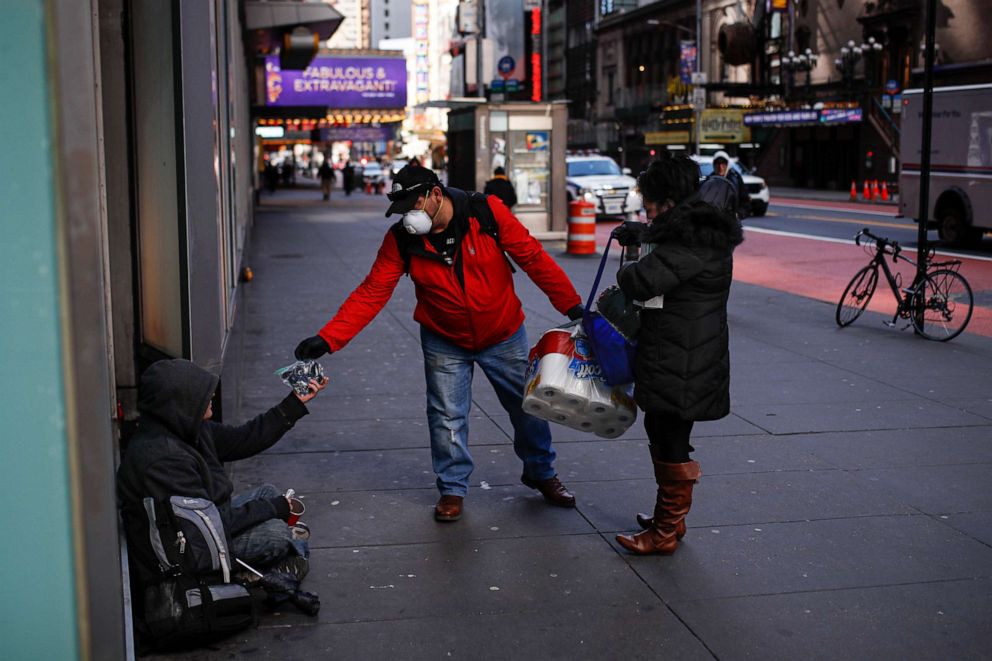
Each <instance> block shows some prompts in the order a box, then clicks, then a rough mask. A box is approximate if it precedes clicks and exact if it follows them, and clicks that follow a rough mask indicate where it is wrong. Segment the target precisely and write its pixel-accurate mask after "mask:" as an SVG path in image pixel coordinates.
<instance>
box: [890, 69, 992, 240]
mask: <svg viewBox="0 0 992 661" xmlns="http://www.w3.org/2000/svg"><path fill="white" fill-rule="evenodd" d="M902 94H903V101H902V103H903V108H902V128H901V132H900V157H901V158H902V170H901V171H900V173H899V211H900V212H901V213H902V215H904V216H906V217H907V218H915V219H916V220H917V221H919V220H920V216H921V214H920V212H919V211H920V210H919V204H920V161H921V160H922V154H923V146H922V143H923V90H921V89H913V90H906V91H904V92H903V93H902ZM931 145H932V150H931V152H930V192H929V197H928V201H929V206H930V208H929V209H928V210H927V214H926V218H925V221H926V222H927V223H928V225H934V224H935V225H936V227H937V231H938V232H939V234H940V238H941V239H942V240H943V241H945V242H947V243H948V244H950V245H955V246H968V245H975V244H977V243H978V242H980V241H981V239H982V235H983V234H984V233H985V232H989V231H992V85H967V86H962V87H935V88H934V90H933V137H932V142H931Z"/></svg>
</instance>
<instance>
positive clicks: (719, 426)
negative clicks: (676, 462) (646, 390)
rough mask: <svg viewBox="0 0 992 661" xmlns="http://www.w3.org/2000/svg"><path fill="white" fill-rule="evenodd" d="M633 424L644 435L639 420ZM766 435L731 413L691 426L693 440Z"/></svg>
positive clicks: (732, 397) (758, 428)
mask: <svg viewBox="0 0 992 661" xmlns="http://www.w3.org/2000/svg"><path fill="white" fill-rule="evenodd" d="M733 392H734V391H733V390H731V401H733V399H734V396H733ZM642 415H643V414H642ZM634 424H640V425H641V427H642V430H641V433H642V434H644V431H643V426H644V423H643V422H642V421H641V420H638V422H636V423H634ZM630 433H631V432H630V431H628V432H627V434H630ZM767 433H768V432H766V431H765V430H764V429H761V428H760V427H756V426H755V425H753V424H751V423H750V422H748V421H747V420H745V419H744V418H742V417H740V416H739V415H735V414H734V413H733V412H731V414H730V415H728V416H726V417H724V418H720V419H719V420H707V421H703V422H697V423H696V424H694V425H693V426H692V437H693V438H707V437H714V436H755V435H761V434H767ZM625 436H626V434H625Z"/></svg>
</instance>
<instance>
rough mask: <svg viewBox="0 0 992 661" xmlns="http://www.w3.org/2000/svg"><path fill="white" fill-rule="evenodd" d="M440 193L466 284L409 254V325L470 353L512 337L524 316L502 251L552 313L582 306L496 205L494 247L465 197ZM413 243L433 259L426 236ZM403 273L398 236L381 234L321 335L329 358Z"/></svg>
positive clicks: (533, 242) (492, 203)
mask: <svg viewBox="0 0 992 661" xmlns="http://www.w3.org/2000/svg"><path fill="white" fill-rule="evenodd" d="M445 193H446V195H447V196H448V198H449V199H450V200H451V201H452V204H453V206H454V216H453V217H452V219H451V222H453V223H460V226H459V229H460V230H461V231H460V232H458V234H460V235H461V243H460V245H459V248H458V249H459V251H460V261H461V269H462V276H463V279H464V283H465V285H464V287H463V286H462V284H461V282H460V281H459V279H458V276H457V274H456V272H455V266H453V265H448V264H445V263H443V262H441V261H436V260H434V259H428V258H425V257H418V256H416V255H413V256H412V257H411V259H410V278H411V279H412V280H413V284H414V287H415V290H416V295H417V307H416V309H415V310H414V312H413V318H414V320H416V321H417V322H418V323H420V324H421V325H423V326H424V327H426V328H427V329H428V330H430V331H431V332H432V333H436V334H437V335H440V336H441V337H444V338H445V339H447V340H448V341H449V342H451V343H452V344H455V345H457V346H459V347H462V348H464V349H467V350H469V351H479V350H482V349H486V348H488V347H491V346H493V345H494V344H497V343H499V342H502V341H503V340H505V339H506V338H508V337H510V335H512V334H513V333H515V332H516V331H517V329H518V328H520V325H521V324H522V323H523V321H524V313H523V307H522V306H521V304H520V299H519V298H517V294H516V292H515V291H514V289H513V273H512V271H511V270H510V264H509V263H508V262H507V260H506V257H505V256H504V255H503V251H506V253H507V254H508V255H509V256H510V257H512V258H513V261H514V262H516V263H517V265H518V266H520V268H522V269H523V270H524V272H525V273H527V275H528V276H529V277H530V279H531V280H533V281H534V283H535V284H537V286H538V287H540V288H541V290H542V291H543V292H544V293H545V294H547V295H548V298H549V299H550V300H551V304H552V305H553V306H554V307H555V309H556V310H558V311H559V312H561V313H562V314H565V313H566V312H567V311H568V310H570V309H571V308H573V307H574V306H576V305H578V304H579V303H581V299H580V298H579V294H578V293H577V292H576V291H575V287H573V286H572V283H571V281H570V280H569V279H568V276H567V275H565V272H564V271H562V270H561V267H560V266H558V264H557V263H556V262H555V261H554V260H553V259H551V257H550V256H549V255H548V254H547V253H546V252H545V251H544V248H543V247H542V246H541V244H540V243H539V242H538V241H537V239H535V238H534V237H532V236H531V235H530V232H528V231H527V228H526V227H524V226H523V225H522V224H521V223H520V221H519V220H517V219H516V217H515V216H514V215H513V214H512V213H511V212H510V210H509V209H507V208H506V206H505V205H504V204H503V203H502V202H501V201H500V200H499V198H497V197H495V196H489V197H488V202H489V208H490V209H492V212H493V216H494V217H495V220H496V225H497V227H498V236H499V245H497V244H496V239H494V238H493V237H492V236H490V235H488V234H485V233H483V232H481V231H480V227H479V221H478V219H476V218H475V217H474V216H472V215H470V213H469V204H468V196H467V195H466V193H465V192H464V191H461V190H458V189H455V188H446V189H445ZM419 239H420V240H421V241H423V243H424V250H425V251H426V252H428V253H433V254H437V253H436V251H435V250H434V247H433V246H432V245H431V244H430V242H429V241H428V240H427V239H426V238H425V237H419ZM405 272H406V265H405V264H404V260H403V257H402V256H401V254H400V251H399V248H398V245H397V242H396V237H395V235H394V234H393V232H392V231H389V232H386V236H385V238H384V239H383V241H382V245H381V246H380V247H379V253H378V255H376V258H375V262H374V263H373V264H372V269H371V270H370V271H369V274H368V275H367V276H365V280H363V281H362V284H360V285H359V286H358V287H357V288H356V289H355V291H353V292H352V293H351V295H349V296H348V299H347V300H346V301H345V302H344V303H343V304H342V305H341V308H340V309H339V310H338V312H337V314H335V315H334V318H333V319H331V320H330V321H329V322H327V324H326V325H325V326H324V327H323V328H322V329H321V330H320V336H321V337H322V338H324V340H325V341H326V342H327V344H328V346H330V347H331V350H332V351H338V350H339V349H341V348H342V347H344V346H345V345H346V344H348V342H350V341H351V339H352V338H353V337H355V336H356V335H357V334H358V333H359V332H360V331H361V330H362V329H363V328H365V326H366V325H368V323H369V322H370V321H372V319H373V318H374V317H375V316H376V315H377V314H378V313H379V311H380V310H382V308H383V307H384V306H385V305H386V302H387V301H388V300H389V297H390V296H392V294H393V289H395V287H396V283H397V282H399V279H400V278H401V277H402V276H403V274H404V273H405Z"/></svg>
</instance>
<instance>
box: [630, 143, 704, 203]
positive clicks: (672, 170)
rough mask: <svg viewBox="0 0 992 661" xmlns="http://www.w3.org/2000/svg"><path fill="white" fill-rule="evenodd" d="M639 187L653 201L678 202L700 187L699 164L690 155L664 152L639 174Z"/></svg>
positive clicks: (646, 197) (643, 194) (645, 196)
mask: <svg viewBox="0 0 992 661" xmlns="http://www.w3.org/2000/svg"><path fill="white" fill-rule="evenodd" d="M637 188H638V189H640V191H641V195H642V196H644V198H645V199H647V200H650V201H652V202H664V201H665V200H671V201H672V202H674V203H676V204H678V203H679V202H681V201H682V200H684V199H685V198H687V197H689V196H690V195H692V194H693V193H695V192H696V191H697V190H698V189H699V166H698V165H696V162H695V161H694V160H692V159H691V158H689V157H688V156H681V155H672V154H671V153H669V152H667V151H665V152H662V153H661V156H659V157H658V158H656V159H654V160H653V161H651V163H650V164H649V165H648V169H647V170H645V171H644V172H642V173H641V174H639V175H638V176H637Z"/></svg>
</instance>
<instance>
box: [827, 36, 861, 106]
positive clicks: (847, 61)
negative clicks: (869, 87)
mask: <svg viewBox="0 0 992 661" xmlns="http://www.w3.org/2000/svg"><path fill="white" fill-rule="evenodd" d="M861 53H862V51H861V46H858V45H857V44H855V43H854V41H848V42H847V44H846V45H844V46H841V49H840V57H839V58H837V59H836V60H834V65H835V66H836V67H837V68H838V69H839V70H840V75H841V78H843V80H844V87H845V88H847V94H848V96H853V89H854V67H856V66H857V64H858V61H859V60H860V59H861Z"/></svg>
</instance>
